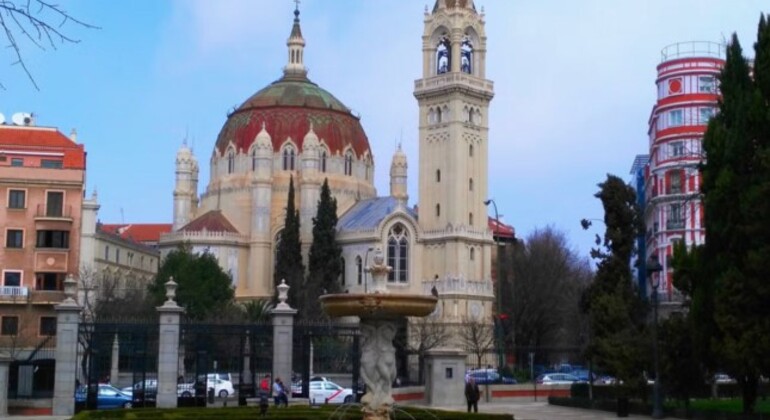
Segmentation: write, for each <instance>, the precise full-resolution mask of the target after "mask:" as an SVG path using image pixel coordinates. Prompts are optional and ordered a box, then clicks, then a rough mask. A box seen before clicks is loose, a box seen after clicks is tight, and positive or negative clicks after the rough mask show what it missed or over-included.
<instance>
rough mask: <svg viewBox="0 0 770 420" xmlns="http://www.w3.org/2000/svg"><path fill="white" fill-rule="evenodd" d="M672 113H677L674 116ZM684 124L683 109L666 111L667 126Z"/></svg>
mask: <svg viewBox="0 0 770 420" xmlns="http://www.w3.org/2000/svg"><path fill="white" fill-rule="evenodd" d="M674 115H678V117H675V116H674ZM683 125H684V110H683V109H672V110H671V111H668V126H669V127H681V126H683Z"/></svg>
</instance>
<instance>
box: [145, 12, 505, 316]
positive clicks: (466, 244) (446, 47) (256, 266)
mask: <svg viewBox="0 0 770 420" xmlns="http://www.w3.org/2000/svg"><path fill="white" fill-rule="evenodd" d="M424 23H425V30H424V33H423V36H422V44H421V48H422V51H423V63H422V77H421V78H419V79H417V80H416V81H415V84H414V96H415V98H416V100H417V102H418V105H419V112H420V118H419V156H418V158H417V160H416V162H417V164H418V167H419V171H418V173H419V180H418V185H419V190H418V192H419V197H418V200H417V204H416V205H413V204H410V203H409V197H408V194H407V166H408V163H407V156H406V155H405V154H404V153H403V151H401V149H400V147H399V149H398V150H396V152H395V153H394V155H393V157H392V160H391V165H390V191H389V195H386V196H378V195H377V192H376V190H375V187H374V182H373V179H374V166H375V164H374V157H373V155H372V152H371V149H370V146H369V141H368V138H367V136H366V133H365V132H364V130H363V128H362V126H361V124H360V121H359V118H358V117H357V116H355V115H354V114H353V113H352V112H351V110H350V108H348V107H347V106H345V105H344V104H343V103H342V102H341V101H339V100H338V99H337V98H335V97H334V96H333V95H332V94H331V93H329V92H328V91H326V90H324V89H323V88H321V87H319V86H318V85H316V84H315V83H313V82H311V81H310V79H309V78H308V77H307V69H306V67H305V64H304V48H305V39H304V37H303V35H302V31H301V28H300V21H299V11H295V18H294V23H293V26H292V30H291V34H290V36H289V39H288V41H287V64H286V66H285V67H284V69H283V76H282V77H281V78H280V79H279V80H277V81H276V82H273V83H272V84H270V85H268V86H267V87H265V88H263V89H262V90H260V91H258V92H257V93H255V94H254V95H253V96H251V97H250V98H249V99H247V100H246V101H245V102H244V103H243V104H242V105H241V106H240V107H239V108H238V109H236V110H235V111H234V112H232V113H231V114H230V115H229V116H228V118H227V121H226V122H225V124H224V126H223V128H222V130H221V131H220V134H219V136H218V138H217V140H216V143H215V145H214V148H213V150H212V153H211V158H210V171H211V176H210V182H209V184H208V186H206V189H205V191H204V192H203V193H202V194H201V195H200V196H198V193H197V191H198V171H199V165H198V161H197V158H196V157H195V156H194V154H193V153H192V151H191V150H190V149H189V148H188V147H187V146H186V145H183V146H182V147H181V148H180V149H179V151H178V153H177V158H176V185H175V189H174V221H173V230H172V232H171V233H169V234H166V235H163V236H162V237H161V240H160V248H161V253H162V255H165V254H167V253H168V252H169V251H170V250H173V249H174V248H175V247H176V246H178V245H179V244H181V243H184V242H189V243H190V244H191V245H192V246H193V249H194V250H195V251H198V252H203V251H206V252H210V253H212V254H214V255H215V256H216V257H217V259H218V261H219V262H220V265H221V266H222V267H223V268H224V269H225V271H227V272H229V273H230V275H231V277H232V279H233V287H234V288H235V290H236V297H237V298H238V299H240V300H250V299H263V298H270V297H272V296H273V295H274V293H275V291H274V290H273V267H274V259H275V251H276V248H277V243H278V238H279V237H280V232H281V229H282V228H283V223H284V218H285V208H286V200H287V194H288V185H289V180H290V178H291V179H293V182H294V187H295V192H296V195H295V200H296V202H295V205H296V206H297V208H298V209H299V212H300V223H301V232H300V237H301V241H302V247H303V256H304V257H305V260H307V252H308V249H309V246H310V243H311V242H312V226H313V224H312V219H313V217H314V216H315V214H316V208H317V203H318V199H319V196H320V189H321V185H322V184H323V181H324V179H327V180H328V182H329V186H330V189H331V193H332V195H333V196H334V197H335V198H336V199H337V210H338V216H339V223H338V234H337V239H338V241H339V242H340V244H341V245H342V249H343V259H344V273H343V275H342V276H341V279H340V281H341V282H342V287H343V289H346V290H348V291H350V292H364V291H366V290H367V289H368V288H369V287H370V285H371V276H370V275H369V274H368V273H367V270H366V267H367V266H368V265H370V264H371V262H372V259H373V257H374V252H376V251H375V250H376V249H381V250H382V252H383V253H384V256H385V258H386V262H387V264H388V265H390V266H391V267H392V268H393V271H392V272H391V273H390V275H389V277H388V290H389V291H390V292H392V293H417V294H428V293H430V292H431V289H432V288H433V287H435V288H436V289H437V290H438V293H439V296H440V302H439V305H438V308H437V310H436V311H437V313H436V316H437V318H440V319H442V320H445V321H448V322H459V321H461V320H463V319H465V318H466V317H472V318H478V319H485V320H491V318H490V315H491V314H492V312H493V302H494V287H493V283H492V278H491V273H492V252H493V240H492V231H491V229H490V227H489V224H488V216H487V209H486V207H485V205H484V200H485V199H486V198H487V165H488V153H489V146H488V123H487V121H488V120H487V118H488V109H489V103H490V101H491V99H492V97H493V95H494V93H493V83H492V82H491V81H489V80H487V79H486V78H485V67H486V66H485V61H486V36H485V33H484V15H483V13H479V11H478V10H476V8H475V5H474V4H473V1H472V0H437V1H436V4H435V5H434V7H433V9H431V10H428V9H426V11H425V16H424ZM415 47H417V45H415Z"/></svg>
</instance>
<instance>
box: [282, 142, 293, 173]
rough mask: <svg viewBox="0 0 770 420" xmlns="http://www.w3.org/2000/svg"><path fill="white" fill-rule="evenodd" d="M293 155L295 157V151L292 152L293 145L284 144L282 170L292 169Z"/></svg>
mask: <svg viewBox="0 0 770 420" xmlns="http://www.w3.org/2000/svg"><path fill="white" fill-rule="evenodd" d="M295 157H296V153H295V152H294V147H292V146H286V147H285V148H284V149H283V170H284V171H293V170H294V160H295Z"/></svg>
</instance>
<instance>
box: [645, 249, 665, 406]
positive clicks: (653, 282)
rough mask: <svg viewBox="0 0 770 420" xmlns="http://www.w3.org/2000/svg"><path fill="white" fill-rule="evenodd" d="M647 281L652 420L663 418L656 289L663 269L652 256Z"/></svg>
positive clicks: (654, 255)
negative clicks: (649, 292) (650, 317)
mask: <svg viewBox="0 0 770 420" xmlns="http://www.w3.org/2000/svg"><path fill="white" fill-rule="evenodd" d="M646 268H647V280H649V282H650V286H651V287H652V311H653V324H652V360H653V365H654V366H653V368H654V369H655V383H654V384H653V385H652V418H654V419H662V418H663V402H662V398H661V397H662V395H661V393H660V369H659V366H658V287H660V274H657V275H656V273H659V272H660V271H662V270H663V267H662V266H661V265H660V262H658V256H657V255H656V254H652V256H650V259H649V260H648V261H647V265H646Z"/></svg>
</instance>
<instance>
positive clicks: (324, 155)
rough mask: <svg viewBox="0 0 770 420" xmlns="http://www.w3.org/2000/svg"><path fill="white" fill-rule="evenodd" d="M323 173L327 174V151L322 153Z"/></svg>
mask: <svg viewBox="0 0 770 420" xmlns="http://www.w3.org/2000/svg"><path fill="white" fill-rule="evenodd" d="M321 172H324V173H325V172H326V150H324V151H322V152H321Z"/></svg>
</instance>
